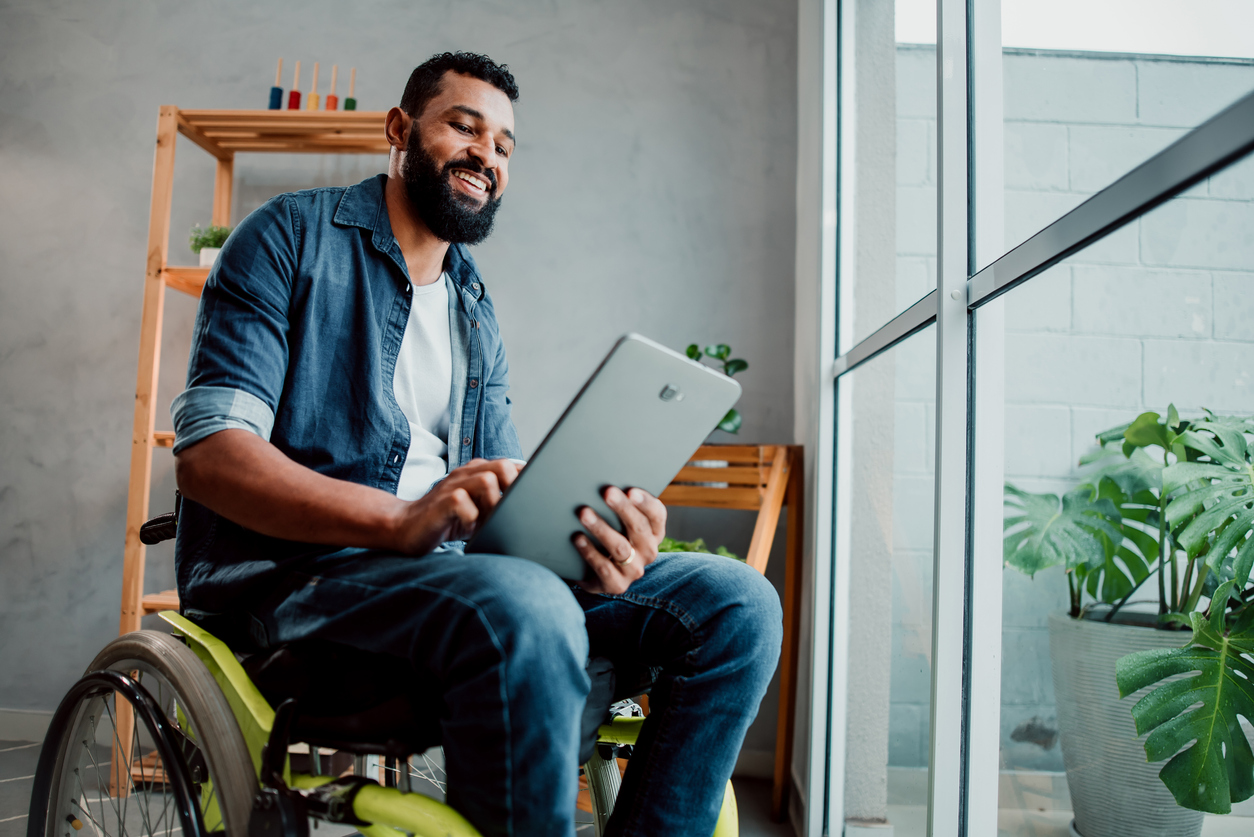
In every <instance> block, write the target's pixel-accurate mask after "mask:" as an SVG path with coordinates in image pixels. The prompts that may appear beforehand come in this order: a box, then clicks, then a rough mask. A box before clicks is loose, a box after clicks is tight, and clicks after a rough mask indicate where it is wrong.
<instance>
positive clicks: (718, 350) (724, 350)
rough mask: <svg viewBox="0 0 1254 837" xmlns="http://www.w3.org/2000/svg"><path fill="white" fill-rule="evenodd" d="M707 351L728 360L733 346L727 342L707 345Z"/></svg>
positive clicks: (715, 356) (712, 355)
mask: <svg viewBox="0 0 1254 837" xmlns="http://www.w3.org/2000/svg"><path fill="white" fill-rule="evenodd" d="M705 353H706V354H707V355H709V356H710V357H714V358H718V359H719V360H727V358H729V357H730V356H731V346H728V345H727V344H726V343H719V344H718V345H717V346H706V347H705Z"/></svg>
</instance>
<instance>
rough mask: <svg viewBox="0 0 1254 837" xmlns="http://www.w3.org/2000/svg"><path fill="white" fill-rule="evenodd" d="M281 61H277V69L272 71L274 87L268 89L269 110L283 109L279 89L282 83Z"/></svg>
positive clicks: (281, 94) (281, 89) (280, 90)
mask: <svg viewBox="0 0 1254 837" xmlns="http://www.w3.org/2000/svg"><path fill="white" fill-rule="evenodd" d="M282 75H283V59H282V58H280V59H279V68H278V69H277V70H275V71H274V87H271V88H270V110H279V109H281V108H282V107H283V88H282V87H279V85H280V84H282V83H283V79H282Z"/></svg>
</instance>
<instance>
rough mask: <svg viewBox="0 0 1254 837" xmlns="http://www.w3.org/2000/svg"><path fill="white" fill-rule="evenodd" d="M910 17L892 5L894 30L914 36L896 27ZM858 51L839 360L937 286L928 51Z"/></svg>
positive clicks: (889, 47)
mask: <svg viewBox="0 0 1254 837" xmlns="http://www.w3.org/2000/svg"><path fill="white" fill-rule="evenodd" d="M890 8H892V6H891V5H889V6H885V7H882V8H881V9H880V10H879V11H875V12H874V14H884V13H885V12H884V11H883V9H890ZM909 11H910V8H909V6H902V5H898V6H897V7H896V16H897V22H898V30H899V32H902V33H903V36H905V37H919V36H920V34H921V33H920V32H919V31H918V27H917V26H904V28H903V21H902V17H903V15H906V14H908V13H909ZM885 34H887V33H885ZM858 49H859V50H860V51H861V57H860V58H859V60H858V72H859V74H860V75H861V78H859V80H858V91H859V93H858V95H859V97H860V98H859V104H858V120H859V126H858V133H857V143H858V145H857V149H858V150H857V170H858V173H857V178H858V184H857V191H858V199H857V205H856V207H855V209H856V212H857V236H858V244H857V247H858V253H857V272H856V275H855V276H854V278H853V280H852V281H853V289H852V294H846V295H845V296H844V297H843V299H844V300H845V304H846V305H849V306H850V307H851V310H852V313H853V315H852V317H851V318H849V317H848V315H847V314H846V315H844V316H843V317H842V321H843V322H844V323H845V324H846V328H845V329H843V330H842V333H841V335H840V337H841V339H840V344H841V345H840V351H841V352H846V351H848V350H849V349H850V348H852V347H853V346H854V345H855V344H856V343H857V342H858V341H859V340H862V339H863V338H865V337H867V336H868V335H870V334H872V333H873V332H874V331H875V330H876V329H878V328H879V327H880V326H882V325H883V324H884V323H886V322H888V321H889V320H891V319H892V318H893V317H895V316H896V315H897V314H899V313H901V312H902V311H904V310H906V309H907V308H909V307H910V306H911V305H913V304H914V303H915V302H918V301H919V300H920V299H921V298H922V297H924V296H926V295H927V293H928V292H929V291H931V290H932V289H933V288H935V287H936V48H935V46H932V45H928V44H919V43H900V42H899V43H896V44H890V43H889V42H888V40H887V37H885V38H884V40H883V43H882V44H880V43H878V42H875V41H872V40H871V39H870V38H866V39H865V42H863V41H860V42H859V44H858ZM877 50H878V53H882V54H878V53H877ZM894 76H895V82H894V81H893V79H894ZM890 152H891V153H890Z"/></svg>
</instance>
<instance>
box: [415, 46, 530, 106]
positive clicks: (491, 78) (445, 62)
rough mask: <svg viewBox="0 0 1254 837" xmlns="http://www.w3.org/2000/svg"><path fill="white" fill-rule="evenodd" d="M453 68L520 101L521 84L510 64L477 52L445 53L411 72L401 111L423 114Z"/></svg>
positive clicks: (431, 58)
mask: <svg viewBox="0 0 1254 837" xmlns="http://www.w3.org/2000/svg"><path fill="white" fill-rule="evenodd" d="M450 70H451V71H453V72H455V73H461V74H462V75H466V76H471V77H473V78H477V79H479V80H480V81H486V82H487V83H488V84H490V85H492V86H493V87H495V88H496V89H497V90H500V91H501V92H502V93H504V94H505V95H506V96H508V97H509V100H510V101H511V102H517V101H518V84H517V82H515V81H514V75H513V73H511V72H510V71H509V65H508V64H498V63H496V62H495V61H493V60H492V59H491V58H489V57H488V56H486V55H480V54H479V53H477V52H444V53H441V54H439V55H433V56H431V57H430V58H429V59H427V60H426V61H424V62H422V63H421V64H419V65H418V66H417V67H415V68H414V71H413V72H412V73H410V74H409V81H408V82H406V83H405V92H404V94H402V95H401V105H400V107H401V110H403V111H405V112H406V113H408V114H409V115H410V116H414V117H416V116H418V115H419V114H421V113H422V110H423V108H425V107H426V106H427V103H428V102H430V101H431V100H432V99H434V98H435V97H436V94H438V93H439V92H440V82H441V81H442V80H443V79H444V74H445V73H447V72H449V71H450Z"/></svg>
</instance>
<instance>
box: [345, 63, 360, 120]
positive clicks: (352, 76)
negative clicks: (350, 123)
mask: <svg viewBox="0 0 1254 837" xmlns="http://www.w3.org/2000/svg"><path fill="white" fill-rule="evenodd" d="M356 88H357V68H356V67H353V68H352V69H351V70H349V73H348V98H347V99H345V100H344V110H357V100H356V99H354V98H353V92H354V91H355V90H356Z"/></svg>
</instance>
